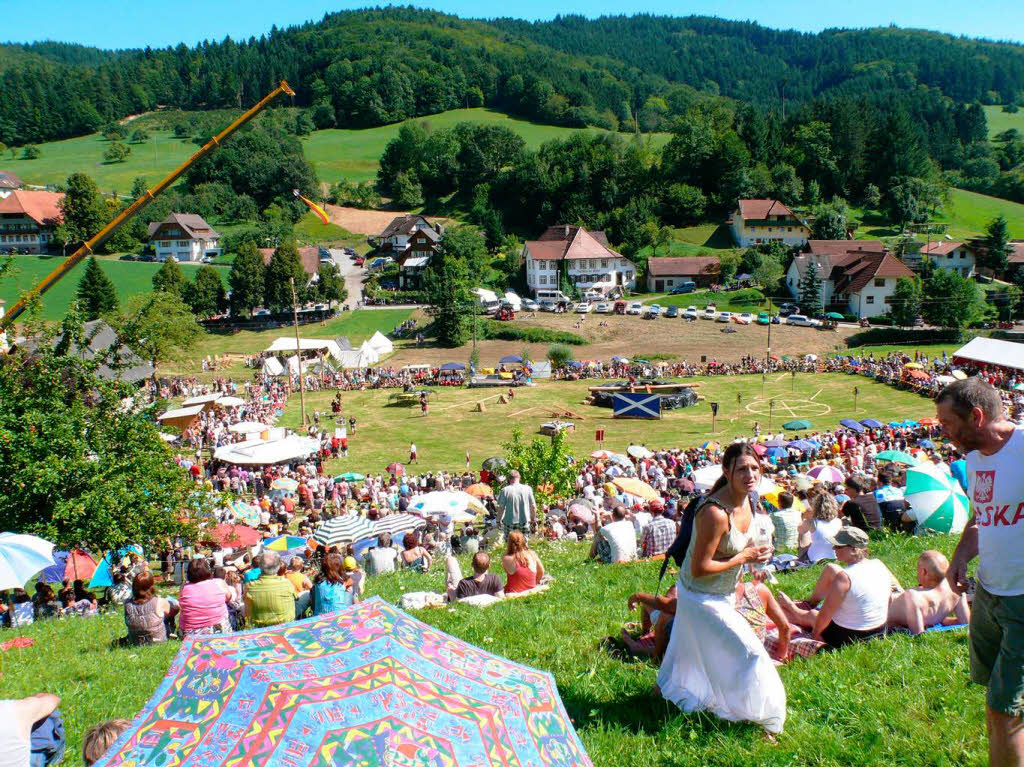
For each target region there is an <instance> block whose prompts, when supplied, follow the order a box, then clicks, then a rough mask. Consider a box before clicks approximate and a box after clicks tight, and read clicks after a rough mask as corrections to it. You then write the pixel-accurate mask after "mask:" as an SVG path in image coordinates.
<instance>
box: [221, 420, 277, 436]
mask: <svg viewBox="0 0 1024 767" xmlns="http://www.w3.org/2000/svg"><path fill="white" fill-rule="evenodd" d="M268 429H270V427H269V426H268V425H267V424H265V423H260V422H259V421H239V422H238V423H233V424H231V425H230V426H229V427H228V431H229V432H231V433H232V434H259V433H261V432H264V431H267V430H268Z"/></svg>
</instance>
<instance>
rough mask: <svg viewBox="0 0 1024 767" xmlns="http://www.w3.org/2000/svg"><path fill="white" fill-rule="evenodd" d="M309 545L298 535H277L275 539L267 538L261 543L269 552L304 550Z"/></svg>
mask: <svg viewBox="0 0 1024 767" xmlns="http://www.w3.org/2000/svg"><path fill="white" fill-rule="evenodd" d="M308 545H309V541H307V540H306V539H305V538H302V537H300V536H298V535H279V536H277V537H276V538H268V539H267V540H265V541H264V542H263V548H265V549H270V550H271V551H292V550H294V549H304V548H306V546H308Z"/></svg>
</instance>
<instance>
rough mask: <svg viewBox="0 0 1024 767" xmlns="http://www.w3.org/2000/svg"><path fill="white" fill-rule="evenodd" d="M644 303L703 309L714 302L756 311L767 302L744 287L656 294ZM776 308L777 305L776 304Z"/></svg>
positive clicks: (727, 308) (721, 306)
mask: <svg viewBox="0 0 1024 767" xmlns="http://www.w3.org/2000/svg"><path fill="white" fill-rule="evenodd" d="M644 303H645V304H658V305H659V306H678V307H681V308H684V309H685V308H686V307H687V306H696V307H697V308H698V309H703V308H704V307H706V306H707V305H708V304H714V305H715V306H716V307H718V308H719V309H720V310H723V311H739V312H758V311H761V310H762V309H767V308H768V302H767V301H766V300H765V298H764V294H763V293H762V292H761V291H759V290H754V289H752V288H751V289H745V290H734V291H729V292H725V293H712V292H711V291H709V290H699V291H697V292H695V293H682V294H680V295H677V296H670V295H667V294H666V295H658V296H655V297H654V298H647V299H645V300H644ZM776 308H778V306H777V305H776Z"/></svg>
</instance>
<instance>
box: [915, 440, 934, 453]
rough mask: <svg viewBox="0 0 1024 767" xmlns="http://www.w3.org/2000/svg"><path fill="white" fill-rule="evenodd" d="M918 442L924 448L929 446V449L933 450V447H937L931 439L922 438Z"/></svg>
mask: <svg viewBox="0 0 1024 767" xmlns="http://www.w3.org/2000/svg"><path fill="white" fill-rule="evenodd" d="M917 444H918V445H920V446H921V447H923V448H927V449H928V450H931V449H933V448H934V447H935V443H934V442H932V441H931V440H930V439H922V440H921V441H920V442H918V443H917Z"/></svg>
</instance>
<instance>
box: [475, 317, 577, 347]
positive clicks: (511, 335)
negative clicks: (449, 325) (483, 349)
mask: <svg viewBox="0 0 1024 767" xmlns="http://www.w3.org/2000/svg"><path fill="white" fill-rule="evenodd" d="M480 337H481V338H485V339H492V340H500V341H525V342H527V343H531V344H570V345H572V346H583V345H585V344H586V343H587V339H585V338H584V337H583V336H578V335H576V334H575V333H569V332H566V331H564V330H548V329H547V328H536V327H522V326H516V325H513V324H511V323H508V322H498V321H496V320H485V321H484V322H481V323H480Z"/></svg>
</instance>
